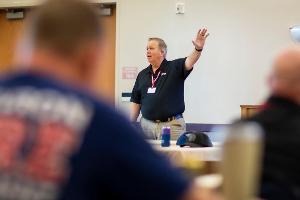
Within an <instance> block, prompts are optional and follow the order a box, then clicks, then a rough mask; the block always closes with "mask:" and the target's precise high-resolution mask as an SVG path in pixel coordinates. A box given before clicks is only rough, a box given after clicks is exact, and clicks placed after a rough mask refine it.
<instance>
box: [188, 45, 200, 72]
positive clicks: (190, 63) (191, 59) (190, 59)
mask: <svg viewBox="0 0 300 200" xmlns="http://www.w3.org/2000/svg"><path fill="white" fill-rule="evenodd" d="M201 52H202V50H200V51H197V50H196V49H194V50H193V52H192V53H191V54H190V55H189V56H188V57H187V58H186V60H185V69H186V70H191V69H192V68H193V66H194V64H195V63H196V62H197V61H198V60H199V58H200V56H201Z"/></svg>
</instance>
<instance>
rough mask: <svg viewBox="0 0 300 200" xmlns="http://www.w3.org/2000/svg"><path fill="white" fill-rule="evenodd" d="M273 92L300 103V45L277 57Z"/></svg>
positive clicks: (272, 81)
mask: <svg viewBox="0 0 300 200" xmlns="http://www.w3.org/2000/svg"><path fill="white" fill-rule="evenodd" d="M270 83H271V84H270V85H271V90H272V93H273V94H275V95H278V96H282V97H286V98H289V99H292V100H295V101H297V102H299V103H300V47H290V48H287V49H285V50H284V51H282V52H281V53H280V54H279V55H278V56H277V57H276V59H275V62H274V66H273V71H272V75H271V81H270Z"/></svg>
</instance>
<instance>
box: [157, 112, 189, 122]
mask: <svg viewBox="0 0 300 200" xmlns="http://www.w3.org/2000/svg"><path fill="white" fill-rule="evenodd" d="M180 118H183V116H182V114H177V115H175V116H172V117H168V118H165V119H157V120H151V121H154V122H156V123H160V122H170V121H172V120H175V119H180Z"/></svg>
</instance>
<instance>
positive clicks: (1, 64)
mask: <svg viewBox="0 0 300 200" xmlns="http://www.w3.org/2000/svg"><path fill="white" fill-rule="evenodd" d="M23 24H24V20H23V19H22V20H7V19H6V12H5V11H3V10H0V73H3V72H6V71H9V70H11V69H12V66H11V65H12V62H13V56H14V51H15V45H16V41H17V40H18V38H19V35H20V34H21V33H22V28H23Z"/></svg>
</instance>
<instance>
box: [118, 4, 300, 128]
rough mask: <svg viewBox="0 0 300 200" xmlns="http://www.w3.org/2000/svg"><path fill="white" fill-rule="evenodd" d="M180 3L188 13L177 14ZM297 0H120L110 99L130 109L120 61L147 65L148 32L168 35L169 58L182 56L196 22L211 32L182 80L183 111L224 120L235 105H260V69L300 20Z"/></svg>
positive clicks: (195, 118) (199, 119)
mask: <svg viewBox="0 0 300 200" xmlns="http://www.w3.org/2000/svg"><path fill="white" fill-rule="evenodd" d="M178 1H180V2H184V3H185V4H186V13H185V14H184V15H176V14H175V3H176V2H178ZM299 7H300V1H298V0H286V1H279V0H264V1H261V0H251V1H250V0H243V1H240V0H222V1H218V0H151V1H148V0H119V1H118V4H117V9H118V16H117V60H116V61H117V65H116V69H117V72H116V76H117V77H116V95H117V97H116V100H117V105H118V106H119V108H120V109H122V110H124V111H125V112H128V110H129V103H128V102H122V101H121V92H130V91H131V89H132V87H133V84H134V80H121V79H120V78H121V68H122V67H123V66H137V67H139V70H142V69H143V68H144V67H146V66H147V65H148V64H147V61H146V57H145V46H146V42H147V38H148V37H150V36H158V37H162V38H164V39H165V40H166V42H167V44H168V47H169V52H168V57H167V58H168V59H175V58H178V57H184V56H187V55H188V54H189V53H190V52H191V50H192V49H193V46H192V43H191V40H192V39H193V38H194V36H195V34H196V32H197V29H198V28H201V27H207V28H208V29H209V32H210V34H211V35H210V37H209V39H208V40H207V45H206V47H205V50H204V52H203V55H202V57H201V60H200V61H199V62H198V63H197V64H196V65H195V68H194V71H193V72H192V74H191V75H190V77H189V78H188V79H187V81H186V85H185V102H186V111H185V113H184V115H185V118H186V121H187V122H191V123H230V122H231V121H232V120H233V119H235V118H239V117H240V107H239V106H240V105H241V104H260V103H261V102H262V101H263V99H264V98H265V97H266V95H267V86H266V81H265V80H266V76H267V74H268V72H269V70H270V65H271V62H272V59H273V57H274V55H275V54H276V53H277V52H278V51H279V50H280V49H281V48H282V47H285V46H287V45H289V44H292V43H293V42H292V41H291V38H290V35H289V31H288V28H289V27H290V26H292V25H295V24H300V12H299V11H298V9H299Z"/></svg>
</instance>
